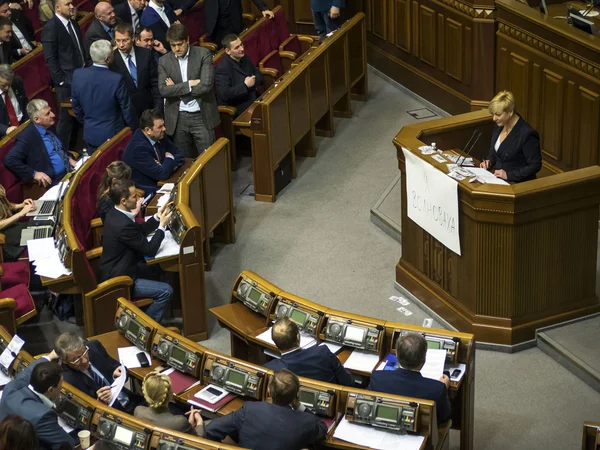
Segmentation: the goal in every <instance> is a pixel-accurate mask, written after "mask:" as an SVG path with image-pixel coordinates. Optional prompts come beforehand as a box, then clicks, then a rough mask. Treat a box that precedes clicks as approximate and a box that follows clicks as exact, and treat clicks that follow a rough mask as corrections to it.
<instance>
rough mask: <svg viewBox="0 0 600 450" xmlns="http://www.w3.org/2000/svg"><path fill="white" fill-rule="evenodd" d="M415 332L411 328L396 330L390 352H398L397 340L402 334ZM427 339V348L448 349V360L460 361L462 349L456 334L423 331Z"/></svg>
mask: <svg viewBox="0 0 600 450" xmlns="http://www.w3.org/2000/svg"><path fill="white" fill-rule="evenodd" d="M409 333H414V331H410V330H394V332H393V334H392V344H391V347H390V353H394V354H395V353H396V341H397V340H398V338H399V337H400V336H403V335H406V334H409ZM422 334H423V336H424V337H425V340H426V341H427V348H428V349H429V348H434V349H440V350H446V362H449V363H458V351H459V349H460V338H459V337H456V336H443V335H439V334H434V333H422Z"/></svg>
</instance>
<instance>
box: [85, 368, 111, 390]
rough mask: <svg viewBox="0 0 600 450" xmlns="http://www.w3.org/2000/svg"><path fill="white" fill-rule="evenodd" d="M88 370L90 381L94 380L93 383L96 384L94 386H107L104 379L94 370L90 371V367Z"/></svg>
mask: <svg viewBox="0 0 600 450" xmlns="http://www.w3.org/2000/svg"><path fill="white" fill-rule="evenodd" d="M89 370H90V374H91V375H92V379H93V380H94V383H96V386H99V387H104V386H108V384H107V383H106V379H105V378H104V377H101V376H100V375H98V374H97V373H96V371H95V370H92V368H91V367H90V369H89Z"/></svg>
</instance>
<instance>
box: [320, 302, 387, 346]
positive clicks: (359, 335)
mask: <svg viewBox="0 0 600 450" xmlns="http://www.w3.org/2000/svg"><path fill="white" fill-rule="evenodd" d="M384 324H385V322H384V321H381V320H376V319H368V318H366V317H365V318H361V317H360V316H356V315H354V314H348V313H344V312H342V311H328V312H327V314H326V324H325V327H324V328H323V331H322V332H321V339H323V340H325V341H329V342H333V343H335V344H341V345H344V346H347V347H351V348H356V349H359V350H365V351H368V352H371V353H379V354H380V353H381V350H382V348H383V338H384V336H385V327H384Z"/></svg>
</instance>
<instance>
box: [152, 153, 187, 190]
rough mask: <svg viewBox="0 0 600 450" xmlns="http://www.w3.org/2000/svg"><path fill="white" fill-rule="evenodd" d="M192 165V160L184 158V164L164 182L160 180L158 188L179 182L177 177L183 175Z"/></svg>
mask: <svg viewBox="0 0 600 450" xmlns="http://www.w3.org/2000/svg"><path fill="white" fill-rule="evenodd" d="M192 164H194V160H193V159H192V158H185V162H184V163H183V164H182V165H181V166H180V167H179V169H177V170H176V171H175V172H173V174H171V176H170V177H169V178H167V179H166V180H161V181H159V182H158V183H157V184H158V187H161V186H163V185H165V184H167V183H177V180H179V177H180V176H181V175H183V173H184V172H185V171H186V170H188V169H189V168H190V167H192Z"/></svg>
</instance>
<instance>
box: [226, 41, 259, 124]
mask: <svg viewBox="0 0 600 450" xmlns="http://www.w3.org/2000/svg"><path fill="white" fill-rule="evenodd" d="M223 47H224V48H225V53H227V56H226V57H224V58H223V59H222V60H221V62H220V63H219V65H218V66H217V69H216V71H215V85H216V86H217V101H218V102H219V105H226V106H234V107H235V108H236V109H237V111H236V117H237V116H239V115H240V114H241V113H243V112H244V111H245V110H246V109H247V108H248V107H249V106H250V105H251V104H252V103H253V102H254V100H256V98H257V97H258V94H257V92H256V88H257V87H258V86H260V85H262V83H263V76H262V74H261V73H260V70H258V68H257V67H256V66H255V65H254V64H252V61H251V60H250V57H249V56H248V55H246V54H244V44H243V43H242V40H241V39H240V38H239V37H238V36H237V35H235V34H228V35H227V36H225V37H224V38H223Z"/></svg>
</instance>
